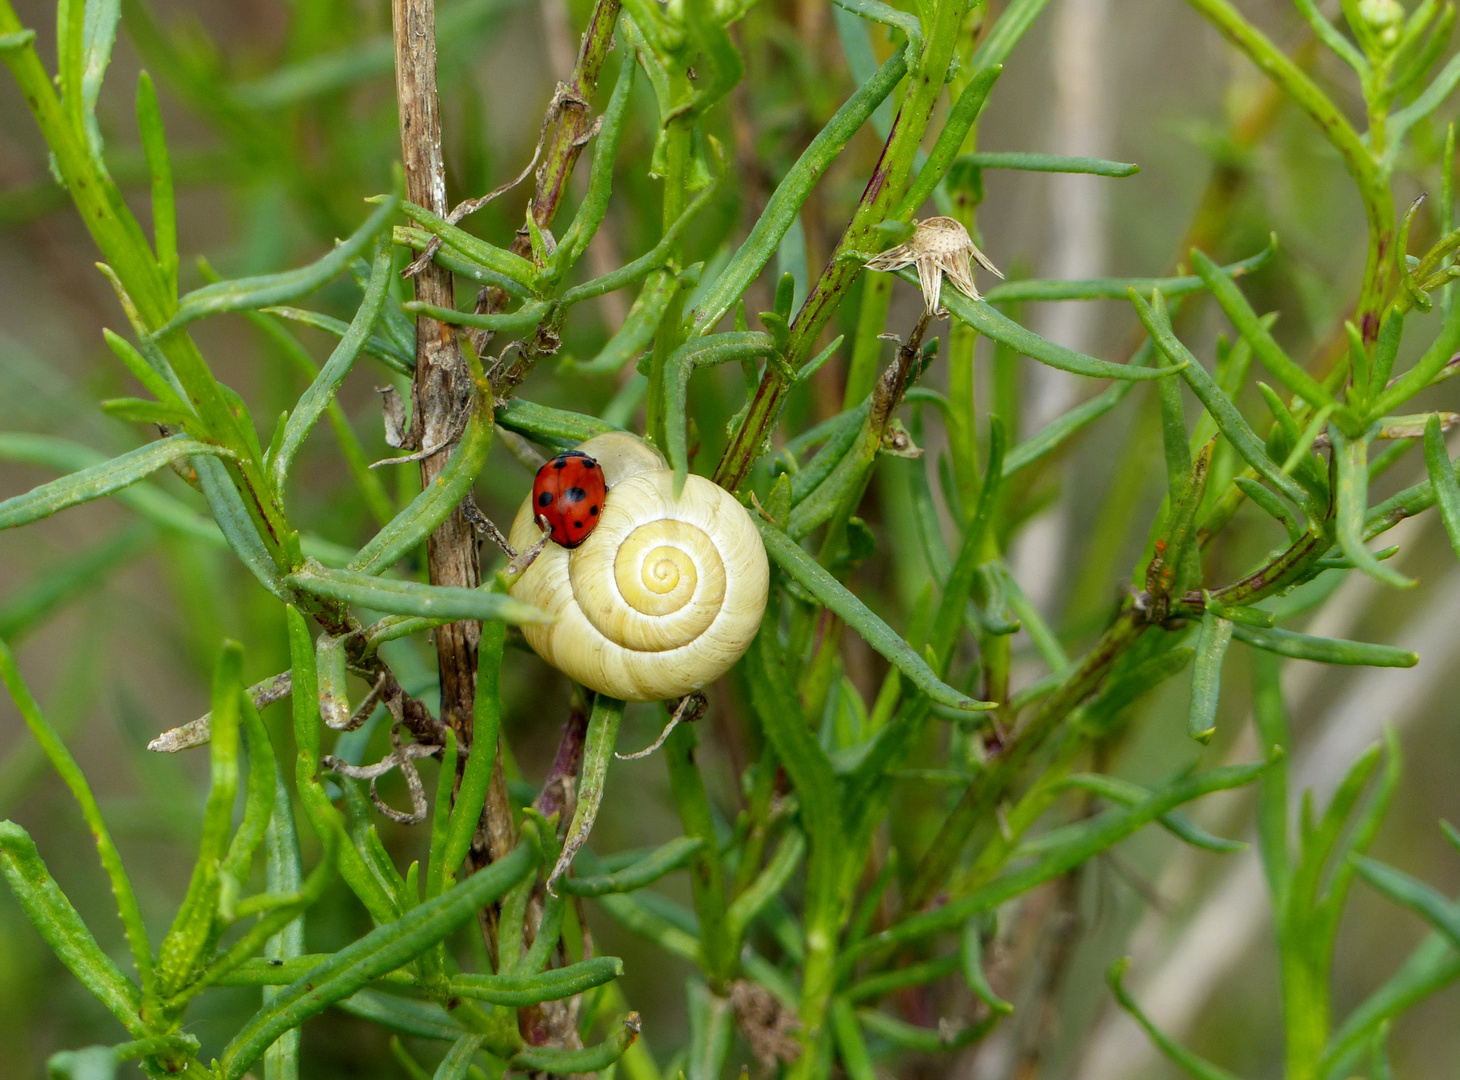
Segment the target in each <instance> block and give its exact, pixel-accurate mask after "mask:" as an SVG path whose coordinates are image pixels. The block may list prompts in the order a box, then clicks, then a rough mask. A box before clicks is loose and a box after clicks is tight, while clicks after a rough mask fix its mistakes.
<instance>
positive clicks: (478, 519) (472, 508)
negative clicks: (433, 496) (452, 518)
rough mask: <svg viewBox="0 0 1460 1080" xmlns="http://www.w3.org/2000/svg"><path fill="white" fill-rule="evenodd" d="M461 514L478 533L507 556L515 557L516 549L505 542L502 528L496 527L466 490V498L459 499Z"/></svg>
mask: <svg viewBox="0 0 1460 1080" xmlns="http://www.w3.org/2000/svg"><path fill="white" fill-rule="evenodd" d="M461 516H462V517H464V518H466V520H467V521H469V522H470V523H471V527H472V528H473V529H475V530H476V532H477V534H478V535H480V536H485V537H486V538H487V539H488V540H490V541H491V542H492V543H494V544H496V545H497V547H499V548H501V549H502V553H503V554H504V555H506V556H507V558H509V559H515V558H517V549H516V548H514V547H513V546H512V545H511V544H509V543H508V542H507V538H506V537H505V536H503V535H502V530H501V529H499V528H497V526H496V525H495V524H494V523H493V521H492V519H491V518H489V517H487V515H486V514H484V513H482V512H481V509H480V508H479V507H478V506H477V501H476V499H475V498H474V497H473V496H472V494H471V492H467V496H466V498H464V499H462V500H461Z"/></svg>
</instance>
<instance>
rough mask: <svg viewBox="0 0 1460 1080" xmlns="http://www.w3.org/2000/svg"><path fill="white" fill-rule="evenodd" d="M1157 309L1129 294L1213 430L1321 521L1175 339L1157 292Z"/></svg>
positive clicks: (1305, 495)
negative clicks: (1207, 415) (1218, 432)
mask: <svg viewBox="0 0 1460 1080" xmlns="http://www.w3.org/2000/svg"><path fill="white" fill-rule="evenodd" d="M1156 297H1157V305H1158V306H1157V307H1153V306H1152V305H1151V304H1148V303H1146V301H1145V300H1144V299H1142V298H1141V297H1140V296H1139V295H1138V294H1136V293H1132V294H1131V296H1130V300H1131V303H1132V304H1134V305H1135V309H1136V314H1137V315H1138V316H1139V317H1140V320H1141V322H1142V324H1144V325H1145V328H1146V332H1147V333H1148V334H1150V335H1151V340H1152V341H1154V342H1155V343H1156V347H1157V348H1158V349H1160V350H1161V351H1162V352H1163V353H1165V354H1166V357H1167V359H1169V360H1170V361H1171V362H1172V364H1179V365H1180V367H1179V369H1178V370H1179V371H1180V372H1181V377H1182V378H1183V379H1185V380H1186V385H1187V386H1189V387H1191V392H1192V393H1193V394H1195V395H1196V397H1197V400H1198V401H1200V402H1201V403H1202V406H1203V407H1204V408H1205V409H1206V411H1207V413H1208V414H1209V415H1210V416H1211V418H1212V420H1213V421H1215V422H1216V425H1217V430H1219V431H1220V432H1221V433H1222V434H1223V435H1225V436H1226V438H1227V441H1228V442H1229V443H1231V444H1232V449H1234V450H1236V451H1237V453H1238V455H1239V456H1240V457H1241V458H1242V460H1243V461H1245V462H1247V464H1249V465H1251V466H1252V467H1253V468H1254V469H1256V470H1257V473H1258V475H1259V476H1261V477H1262V478H1263V479H1264V480H1266V481H1267V482H1268V483H1269V484H1271V485H1272V486H1273V487H1274V488H1276V489H1277V490H1278V491H1280V492H1281V493H1282V494H1283V496H1284V497H1285V498H1287V499H1288V500H1289V501H1290V502H1292V503H1293V505H1295V506H1301V507H1303V508H1304V510H1306V511H1307V512H1308V514H1309V516H1310V517H1313V518H1321V516H1322V515H1321V514H1319V513H1318V512H1317V507H1316V506H1315V505H1314V503H1313V498H1312V496H1310V495H1309V494H1308V493H1307V492H1306V491H1304V490H1303V488H1302V487H1300V486H1299V485H1298V483H1297V482H1296V481H1294V480H1293V479H1292V478H1291V477H1289V476H1287V475H1286V474H1285V473H1284V472H1283V471H1282V469H1281V468H1279V467H1278V465H1277V464H1276V463H1275V462H1274V461H1273V460H1272V459H1271V458H1269V457H1268V456H1267V449H1266V448H1265V447H1264V446H1263V444H1262V441H1261V440H1260V439H1258V437H1257V436H1256V434H1254V433H1253V431H1252V428H1250V427H1249V426H1248V424H1247V421H1246V420H1245V419H1243V417H1242V414H1241V413H1240V412H1238V411H1237V406H1235V405H1233V404H1232V402H1231V401H1230V400H1228V398H1227V397H1226V395H1224V394H1223V393H1222V391H1221V388H1220V387H1218V386H1217V384H1216V382H1215V381H1214V380H1213V379H1212V377H1211V376H1210V375H1208V374H1207V371H1206V369H1205V368H1204V367H1202V366H1201V364H1200V363H1198V362H1197V359H1196V357H1194V356H1192V355H1191V352H1190V351H1189V350H1188V349H1187V348H1186V346H1185V345H1183V344H1182V343H1181V341H1180V340H1179V339H1178V338H1177V337H1176V335H1175V333H1173V332H1172V330H1171V323H1170V320H1169V319H1167V318H1166V316H1165V309H1164V306H1162V302H1161V299H1160V297H1161V294H1160V293H1157V294H1156ZM1162 370H1163V371H1170V370H1172V369H1171V368H1163V369H1162Z"/></svg>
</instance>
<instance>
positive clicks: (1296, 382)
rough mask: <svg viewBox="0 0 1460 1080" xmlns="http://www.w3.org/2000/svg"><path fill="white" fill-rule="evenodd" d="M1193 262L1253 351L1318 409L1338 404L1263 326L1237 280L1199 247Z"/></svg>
mask: <svg viewBox="0 0 1460 1080" xmlns="http://www.w3.org/2000/svg"><path fill="white" fill-rule="evenodd" d="M1191 262H1192V265H1193V266H1194V267H1195V268H1196V272H1197V274H1198V275H1199V276H1200V277H1201V279H1202V281H1204V282H1205V283H1206V286H1207V288H1208V289H1210V290H1211V293H1212V296H1213V297H1214V298H1215V299H1216V301H1217V303H1218V304H1220V305H1221V308H1222V310H1223V311H1225V312H1226V313H1227V318H1229V319H1231V320H1232V326H1233V327H1235V328H1236V330H1237V333H1239V334H1240V335H1242V340H1244V341H1246V342H1247V343H1248V344H1249V345H1250V346H1252V352H1253V355H1255V356H1256V357H1257V359H1259V360H1260V361H1262V364H1263V366H1264V367H1266V368H1267V370H1268V371H1270V372H1272V375H1273V377H1274V378H1275V379H1277V380H1278V381H1279V382H1281V383H1282V384H1283V385H1284V386H1286V387H1287V388H1288V389H1289V390H1291V391H1292V392H1293V393H1295V394H1297V395H1298V396H1299V397H1301V398H1302V399H1303V400H1304V401H1306V402H1307V403H1308V404H1309V405H1312V406H1313V407H1314V408H1315V409H1321V408H1323V406H1325V405H1333V404H1335V402H1334V400H1333V395H1332V394H1330V393H1329V392H1328V391H1327V390H1325V389H1324V388H1323V386H1322V384H1320V383H1319V382H1318V380H1317V379H1315V378H1313V376H1312V375H1309V374H1308V373H1307V372H1306V371H1304V370H1303V369H1302V368H1301V367H1299V366H1298V365H1297V364H1296V363H1295V362H1294V361H1293V360H1292V358H1291V357H1289V356H1288V354H1287V353H1285V352H1283V350H1282V347H1281V346H1280V345H1278V343H1277V341H1276V340H1275V339H1274V338H1273V336H1272V334H1271V333H1270V332H1269V331H1268V329H1267V327H1265V326H1263V324H1262V320H1261V319H1260V318H1259V317H1258V314H1257V312H1255V311H1253V310H1252V305H1250V304H1249V303H1248V302H1247V298H1246V297H1245V296H1243V295H1242V290H1241V289H1239V288H1237V285H1236V283H1235V282H1233V281H1232V279H1231V278H1230V277H1229V276H1227V274H1226V273H1224V272H1223V270H1222V268H1221V267H1220V266H1218V265H1217V264H1216V263H1215V262H1213V261H1212V260H1211V259H1210V258H1208V257H1207V256H1206V255H1205V254H1204V253H1203V252H1201V251H1198V250H1197V249H1196V248H1192V249H1191Z"/></svg>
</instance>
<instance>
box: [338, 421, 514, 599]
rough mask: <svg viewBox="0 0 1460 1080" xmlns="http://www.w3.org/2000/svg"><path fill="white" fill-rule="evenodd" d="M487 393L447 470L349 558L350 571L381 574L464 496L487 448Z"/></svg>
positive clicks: (432, 529) (489, 433)
mask: <svg viewBox="0 0 1460 1080" xmlns="http://www.w3.org/2000/svg"><path fill="white" fill-rule="evenodd" d="M489 398H490V394H483V393H481V392H478V395H477V400H476V403H475V405H474V406H473V408H472V414H471V419H469V420H468V421H467V422H466V430H465V431H464V432H463V433H462V436H461V442H460V443H459V444H458V445H457V447H456V451H455V452H454V453H453V454H452V455H451V459H450V460H449V461H447V463H446V467H445V468H444V469H442V470H441V473H440V475H438V476H437V477H436V482H435V483H433V484H431V485H430V486H429V487H428V488H426V490H424V491H422V492H421V493H420V494H419V495H417V496H416V497H415V498H414V499H412V500H411V503H410V505H409V506H407V507H406V508H405V509H404V510H402V511H401V512H400V513H399V514H397V515H396V516H395V517H394V518H392V519H391V520H390V523H389V524H388V525H386V526H385V527H384V528H382V529H381V530H380V531H379V532H378V533H376V534H375V535H374V536H373V537H372V538H371V539H370V542H369V543H367V544H366V545H365V546H364V547H362V548H361V549H360V551H359V553H358V554H357V555H356V556H355V557H354V558H353V559H351V560H350V564H349V569H350V570H352V571H358V572H360V573H363V574H380V573H384V572H385V571H386V570H388V569H389V568H390V567H392V566H394V565H395V564H396V563H397V562H398V561H399V560H400V559H401V558H403V557H404V556H405V554H406V553H407V552H408V551H410V550H411V549H413V548H414V547H415V546H416V545H417V544H420V543H421V542H423V541H424V540H425V539H426V537H428V536H430V535H431V534H432V533H433V532H435V531H436V527H437V526H438V525H440V524H441V523H442V522H443V521H445V520H446V519H447V518H448V517H450V516H451V514H452V513H453V512H455V510H456V508H457V507H458V506H460V505H461V500H462V499H464V498H466V494H467V492H469V491H470V490H471V486H472V484H473V483H474V482H475V481H476V478H477V476H478V475H480V473H481V471H482V467H483V466H484V465H485V463H486V460H487V451H488V450H490V449H491V446H492V411H491V404H490V401H489Z"/></svg>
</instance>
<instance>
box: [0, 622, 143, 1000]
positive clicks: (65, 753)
mask: <svg viewBox="0 0 1460 1080" xmlns="http://www.w3.org/2000/svg"><path fill="white" fill-rule="evenodd" d="M0 679H3V680H4V682H5V688H6V689H7V690H8V691H9V692H10V697H11V699H12V700H13V701H14V702H15V707H16V709H17V710H18V711H19V712H20V715H21V719H23V720H24V721H25V725H26V727H28V728H29V729H30V733H31V735H32V737H33V738H34V739H35V740H36V742H37V743H38V744H39V745H40V748H41V750H42V751H44V753H45V755H46V757H47V758H49V759H50V762H51V765H52V766H53V767H54V768H55V770H56V772H57V773H58V774H59V775H60V777H61V779H62V780H63V781H64V782H65V784H66V786H67V787H68V788H70V789H71V794H72V796H73V797H74V798H75V799H76V802H77V803H78V804H79V805H80V807H81V815H82V817H83V818H85V819H86V824H87V826H88V827H89V828H90V829H91V834H92V837H93V838H94V840H95V842H96V853H97V856H98V857H99V858H100V860H101V865H102V869H103V870H105V871H106V875H107V879H108V880H109V881H110V883H111V889H112V898H113V900H114V901H115V902H116V905H117V911H118V915H119V917H120V918H121V921H122V927H123V929H124V930H125V932H126V935H127V944H128V946H129V947H130V949H131V951H132V960H133V962H134V963H135V964H136V965H137V972H138V975H139V976H140V978H141V980H142V985H143V987H144V988H150V987H151V985H152V974H153V969H152V946H151V944H150V943H149V942H148V939H147V928H146V925H145V924H144V923H143V921H142V910H141V908H140V906H139V905H138V903H137V896H136V893H135V892H134V890H133V889H132V882H131V879H130V878H129V877H128V876H127V871H126V868H125V867H123V866H122V859H121V856H120V855H119V854H118V853H117V849H116V845H115V844H114V843H113V842H112V838H111V832H110V831H109V830H108V829H107V827H106V822H105V821H104V820H103V819H102V816H101V808H100V807H99V806H98V805H97V802H96V797H95V796H94V795H93V794H92V792H91V785H90V784H88V783H87V782H86V777H85V775H84V774H83V773H82V772H81V768H80V766H79V765H77V764H76V759H75V758H73V757H72V756H71V752H70V751H69V750H68V749H67V748H66V744H65V743H63V742H62V741H61V739H60V736H58V735H57V734H56V732H55V729H54V728H52V727H51V725H50V724H49V723H48V722H47V721H46V718H45V716H44V715H42V713H41V710H40V706H38V705H37V704H36V701H35V698H34V697H32V696H31V693H30V688H29V687H27V686H26V684H25V681H24V680H23V679H22V678H21V676H20V669H19V668H18V667H17V666H16V663H15V656H14V654H13V653H12V652H11V651H10V648H9V647H8V646H7V645H6V644H5V643H4V642H0Z"/></svg>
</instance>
